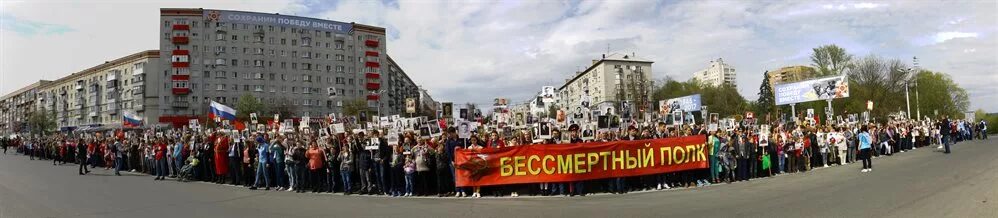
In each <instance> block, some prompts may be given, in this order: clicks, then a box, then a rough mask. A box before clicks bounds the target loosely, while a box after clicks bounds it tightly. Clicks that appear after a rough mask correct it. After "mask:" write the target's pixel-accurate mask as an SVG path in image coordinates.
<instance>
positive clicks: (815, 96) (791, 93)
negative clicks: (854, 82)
mask: <svg viewBox="0 0 998 218" xmlns="http://www.w3.org/2000/svg"><path fill="white" fill-rule="evenodd" d="M773 89H774V92H773V94H774V95H775V98H776V105H785V104H794V103H800V102H809V101H817V100H828V99H836V98H847V97H849V82H848V81H847V80H846V77H845V76H836V77H827V78H821V79H815V80H807V81H801V82H795V83H784V84H776V85H775V86H774V87H773Z"/></svg>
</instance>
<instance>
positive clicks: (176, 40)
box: [170, 36, 191, 45]
mask: <svg viewBox="0 0 998 218" xmlns="http://www.w3.org/2000/svg"><path fill="white" fill-rule="evenodd" d="M170 42H172V43H173V44H175V45H186V44H187V43H190V42H191V39H190V38H189V37H186V36H174V37H173V38H170Z"/></svg>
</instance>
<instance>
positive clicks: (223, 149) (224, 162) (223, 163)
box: [177, 136, 229, 184]
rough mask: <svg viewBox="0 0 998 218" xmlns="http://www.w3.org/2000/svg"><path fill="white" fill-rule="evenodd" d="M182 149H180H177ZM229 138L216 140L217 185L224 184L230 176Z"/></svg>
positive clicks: (217, 138) (220, 137)
mask: <svg viewBox="0 0 998 218" xmlns="http://www.w3.org/2000/svg"><path fill="white" fill-rule="evenodd" d="M177 149H180V148H177ZM228 152H229V137H226V136H219V137H216V138H215V150H214V153H215V183H217V184H224V183H225V182H226V177H228V175H229V154H228Z"/></svg>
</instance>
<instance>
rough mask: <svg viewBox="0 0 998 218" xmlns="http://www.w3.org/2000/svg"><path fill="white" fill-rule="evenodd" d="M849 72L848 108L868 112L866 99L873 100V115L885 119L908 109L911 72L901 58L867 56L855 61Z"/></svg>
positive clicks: (846, 107) (846, 104)
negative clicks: (907, 89) (906, 86)
mask: <svg viewBox="0 0 998 218" xmlns="http://www.w3.org/2000/svg"><path fill="white" fill-rule="evenodd" d="M848 73H849V90H850V91H849V98H850V99H851V100H849V101H847V103H845V104H844V108H845V109H846V110H848V111H865V110H866V101H873V104H874V110H873V111H872V112H871V114H872V115H873V116H874V117H878V118H881V119H883V118H885V117H886V116H887V115H888V114H890V113H894V112H898V111H903V110H905V109H906V105H905V92H904V88H905V85H906V84H907V83H908V80H909V78H911V76H910V75H911V72H910V70H909V68H908V66H907V65H905V64H904V63H903V62H901V61H900V60H897V59H892V60H887V59H883V58H881V57H878V56H872V55H871V56H866V57H863V58H861V59H859V60H856V61H854V62H853V64H852V65H850V68H849V69H848Z"/></svg>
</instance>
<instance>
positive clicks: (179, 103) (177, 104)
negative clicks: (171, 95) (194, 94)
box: [170, 101, 191, 108]
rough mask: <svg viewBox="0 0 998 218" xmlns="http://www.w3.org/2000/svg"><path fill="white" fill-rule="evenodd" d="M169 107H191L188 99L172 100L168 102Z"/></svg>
mask: <svg viewBox="0 0 998 218" xmlns="http://www.w3.org/2000/svg"><path fill="white" fill-rule="evenodd" d="M170 107H174V108H188V107H191V102H189V101H172V102H170Z"/></svg>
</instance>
